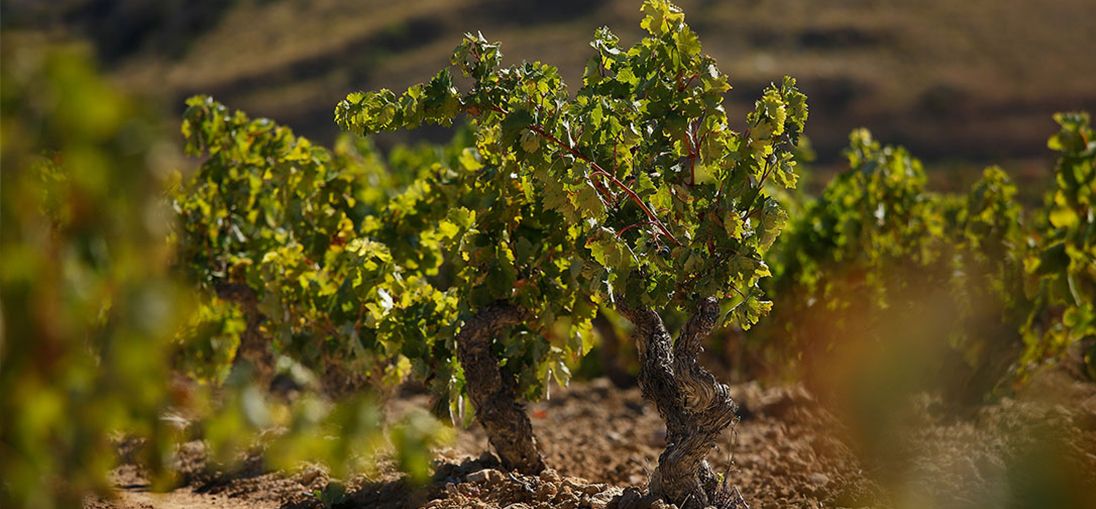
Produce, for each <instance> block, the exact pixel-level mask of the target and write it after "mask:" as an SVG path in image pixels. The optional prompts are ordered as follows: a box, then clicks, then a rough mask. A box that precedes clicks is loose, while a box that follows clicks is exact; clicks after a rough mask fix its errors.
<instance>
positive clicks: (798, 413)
mask: <svg viewBox="0 0 1096 509" xmlns="http://www.w3.org/2000/svg"><path fill="white" fill-rule="evenodd" d="M1048 383H1051V384H1053V385H1054V387H1053V388H1048V387H1046V384H1043V385H1040V384H1035V385H1033V386H1032V389H1031V390H1029V391H1028V392H1029V393H1030V394H1034V395H1044V394H1051V393H1053V394H1055V395H1056V397H1055V399H1047V398H1043V397H1039V398H1035V399H1033V398H1032V397H1031V396H1023V395H1021V396H1018V397H1017V398H1016V399H1006V400H1003V401H1001V402H999V403H997V404H995V405H993V406H989V407H985V408H982V409H979V410H977V411H975V412H972V413H970V414H967V415H963V416H940V415H938V414H940V413H941V412H938V411H934V410H933V402H932V401H931V400H929V399H927V398H922V399H921V400H918V401H915V402H913V403H912V404H911V405H910V411H909V413H908V415H907V416H905V418H904V419H903V423H902V425H901V426H900V427H896V428H893V429H891V430H890V432H885V431H879V432H878V433H874V434H872V433H868V434H867V435H865V434H863V433H856V432H854V431H852V430H853V429H855V428H856V426H845V425H843V424H841V423H840V422H839V420H838V419H837V418H836V417H835V416H833V415H831V413H830V412H828V411H826V410H825V409H824V408H823V406H822V405H821V404H820V403H819V402H818V401H817V400H816V399H815V398H813V397H812V396H811V395H810V394H809V393H807V392H806V391H805V390H803V389H801V388H797V387H792V388H774V389H762V388H760V387H759V386H757V385H756V384H743V385H738V386H735V387H734V388H733V390H734V393H735V395H736V400H737V401H739V402H740V404H741V408H740V412H739V414H740V416H741V419H742V420H741V422H740V423H739V424H738V425H737V427H736V428H735V429H734V431H733V432H727V433H726V434H725V436H724V437H723V440H722V441H721V442H720V444H719V448H718V451H717V452H716V453H714V454H713V455H712V459H713V461H714V463H715V465H716V467H717V469H718V470H720V471H723V472H726V476H727V478H728V479H729V480H730V483H731V485H732V486H735V487H737V488H738V489H739V490H740V492H741V494H742V497H743V498H744V500H745V501H746V502H747V503H748V504H749V505H750V507H752V508H754V509H757V508H766V507H803V508H819V507H941V508H951V507H955V508H975V507H1006V506H1008V507H1096V499H1093V498H1092V495H1089V494H1090V493H1096V388H1094V387H1093V386H1092V384H1083V383H1079V382H1074V381H1070V380H1057V381H1053V382H1048ZM397 404H398V405H425V404H426V400H425V398H424V397H421V396H416V397H412V398H409V399H404V400H401V401H400V402H398V403H397ZM529 412H530V415H531V416H532V420H533V425H534V428H535V431H536V433H537V435H538V437H539V440H540V443H541V445H542V448H543V450H544V452H545V454H546V456H547V458H546V459H547V463H548V464H549V465H550V466H552V467H554V470H549V471H547V472H545V473H543V474H541V475H540V476H522V475H516V474H510V473H504V472H500V471H499V470H497V468H498V465H497V463H496V462H495V460H494V459H493V458H492V457H490V456H489V455H487V454H483V452H484V451H486V450H488V449H487V441H486V439H485V437H484V436H483V434H482V431H481V430H480V429H479V428H478V427H474V428H472V429H470V430H466V431H461V432H460V433H459V434H458V437H457V440H456V441H455V442H454V444H455V445H454V446H452V447H449V448H445V449H443V450H441V451H439V452H440V454H439V459H438V465H437V471H436V474H435V476H434V479H433V481H432V482H431V483H429V484H428V485H427V486H423V487H411V486H408V485H407V484H406V483H405V482H404V481H403V480H401V476H400V475H399V474H398V473H395V472H394V471H393V470H392V469H391V468H382V473H381V474H380V475H376V476H374V477H373V478H364V477H359V478H356V479H353V480H351V481H350V482H348V483H347V485H346V487H345V495H343V496H341V497H338V498H337V499H336V500H335V503H333V504H331V505H333V506H335V507H369V508H373V507H377V508H404V507H429V508H439V509H440V508H467V507H478V508H496V507H497V508H507V509H531V508H551V507H565V508H604V507H620V506H625V505H627V504H625V503H622V502H627V499H628V498H630V497H634V496H635V494H634V493H630V492H629V491H630V490H628V488H642V487H643V486H644V485H645V483H646V479H647V475H648V472H649V470H650V469H651V468H652V467H654V465H656V464H657V456H658V453H659V452H660V451H661V449H662V447H663V446H664V439H665V437H664V434H663V425H662V422H661V421H660V419H659V418H658V416H657V414H656V413H655V412H654V410H653V409H652V408H651V407H650V405H648V404H647V403H645V402H644V400H643V399H642V397H641V395H640V393H639V391H638V390H637V389H634V388H632V389H618V388H616V387H614V386H613V385H612V384H610V383H609V382H608V381H607V380H603V379H602V380H595V381H592V382H587V383H579V384H575V385H573V386H572V387H571V388H569V389H567V390H564V391H562V392H560V393H559V394H556V395H553V398H552V399H551V400H550V401H546V402H542V403H538V404H535V405H531V406H530V407H529ZM877 431H878V430H877ZM865 436H868V437H871V439H866V438H865ZM178 466H179V469H180V471H181V473H182V478H183V479H184V481H183V484H184V485H183V486H181V487H179V488H178V489H176V490H175V491H171V492H168V493H150V492H149V490H148V484H147V482H146V481H145V480H144V479H143V478H142V476H141V473H140V471H139V470H138V469H136V468H135V467H133V466H123V467H121V468H119V469H118V470H117V471H116V474H115V477H116V483H117V484H118V495H117V497H116V498H115V499H113V500H98V499H96V500H90V501H89V502H88V504H87V509H122V508H125V509H138V508H139V509H148V508H167V509H174V508H182V507H188V508H212V507H227V508H249V509H250V508H263V509H266V508H270V509H275V508H278V509H290V508H293V509H303V508H313V507H323V506H324V502H323V501H321V499H320V497H319V495H318V494H320V493H322V492H323V490H324V488H325V487H326V486H328V483H329V482H330V479H329V478H328V477H327V475H326V474H325V473H324V472H323V471H322V470H321V469H319V468H317V467H313V466H308V467H304V468H302V469H300V470H298V471H296V472H269V471H265V470H264V469H263V468H262V466H261V464H260V463H258V462H252V463H251V464H248V465H245V466H244V467H242V468H240V469H238V470H236V471H234V472H232V473H222V472H217V471H212V470H211V469H209V468H208V467H207V466H206V464H205V461H204V453H203V447H202V445H201V443H199V442H191V443H189V444H186V445H185V446H183V447H182V449H181V450H180V454H179V465H178ZM656 506H657V504H656Z"/></svg>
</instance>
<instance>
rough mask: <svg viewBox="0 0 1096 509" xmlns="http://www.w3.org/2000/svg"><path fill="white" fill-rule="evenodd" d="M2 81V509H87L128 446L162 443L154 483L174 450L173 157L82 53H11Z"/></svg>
mask: <svg viewBox="0 0 1096 509" xmlns="http://www.w3.org/2000/svg"><path fill="white" fill-rule="evenodd" d="M2 69H3V71H2V78H0V79H2V81H3V89H2V110H3V120H2V129H3V142H2V159H0V165H2V166H3V184H2V199H0V202H2V203H0V207H2V214H0V221H2V222H0V230H2V234H0V299H2V309H3V335H2V336H0V387H2V392H3V394H4V397H3V398H0V414H2V415H0V494H2V498H0V500H2V502H0V505H3V506H4V507H12V508H17V507H28V508H29V507H34V508H48V507H75V506H78V505H79V504H80V501H81V496H82V495H83V494H84V493H86V492H87V491H89V490H102V489H105V488H106V487H107V486H108V484H107V480H106V473H107V471H108V470H109V468H110V467H111V466H112V465H113V458H114V454H113V448H112V446H111V443H110V437H111V436H112V433H115V432H124V433H132V434H135V435H138V436H142V437H147V438H150V439H152V446H151V447H149V448H147V451H148V452H149V454H150V455H151V456H150V457H149V458H147V459H148V460H149V465H150V466H152V467H153V469H154V470H161V469H162V468H163V467H164V454H165V453H167V452H169V449H168V448H167V444H168V443H169V441H168V438H169V436H170V435H171V432H170V429H168V428H167V425H166V424H165V422H164V421H162V420H161V419H160V418H159V417H160V414H161V412H162V411H163V410H164V409H165V407H166V406H167V405H168V404H169V403H170V402H171V401H170V398H169V394H168V391H167V383H168V381H169V380H170V377H169V376H167V373H168V364H167V357H166V355H165V354H166V352H167V351H168V348H169V345H170V343H171V340H172V337H173V335H174V334H175V331H176V329H177V328H178V327H179V326H180V325H182V323H183V321H184V320H185V317H186V316H187V314H188V313H189V312H190V305H191V304H190V302H189V301H188V300H187V299H183V298H181V297H182V293H181V288H180V287H179V286H178V285H177V284H176V282H175V280H174V279H173V278H172V277H170V274H169V261H170V255H171V253H170V250H169V249H168V245H167V244H166V243H165V242H164V239H165V237H166V235H167V233H168V228H169V219H170V217H171V216H170V210H169V209H168V208H167V207H166V203H165V202H164V201H163V200H161V197H162V194H161V189H162V186H163V184H164V182H163V181H164V179H165V177H166V176H167V173H166V172H165V168H164V167H163V161H164V154H165V153H170V152H171V150H170V148H167V147H166V146H165V145H164V142H163V141H162V140H161V138H159V137H158V136H157V134H156V133H158V132H159V125H157V124H156V122H155V121H154V119H153V117H150V116H149V115H147V114H146V113H145V112H144V111H142V110H141V109H140V108H139V107H138V105H136V104H134V103H133V102H131V101H129V100H127V99H126V98H124V97H122V96H121V95H120V94H118V93H117V92H116V91H114V90H113V89H111V88H110V86H109V85H107V84H106V83H105V82H104V81H103V80H101V79H100V78H99V77H98V76H97V75H96V72H95V71H94V69H93V68H92V67H91V66H90V65H89V64H88V60H87V59H86V58H85V57H84V55H83V54H82V53H81V52H80V51H77V50H72V49H66V50H56V51H43V50H42V48H40V47H34V46H33V45H20V44H16V45H14V47H13V45H10V44H4V53H3V64H2Z"/></svg>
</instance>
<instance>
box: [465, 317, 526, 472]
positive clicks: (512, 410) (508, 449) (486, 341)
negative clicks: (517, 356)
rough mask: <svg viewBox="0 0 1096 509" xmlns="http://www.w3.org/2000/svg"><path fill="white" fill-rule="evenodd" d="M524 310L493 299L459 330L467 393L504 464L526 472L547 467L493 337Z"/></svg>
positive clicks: (519, 318)
mask: <svg viewBox="0 0 1096 509" xmlns="http://www.w3.org/2000/svg"><path fill="white" fill-rule="evenodd" d="M524 315H525V313H524V312H523V311H522V310H521V309H520V308H518V307H516V306H513V305H510V304H504V303H499V304H492V305H490V306H487V307H484V308H483V309H481V310H480V311H479V312H478V313H476V315H475V316H474V317H472V318H471V319H470V320H468V321H467V322H465V323H464V326H463V327H461V330H460V332H459V333H458V334H457V357H458V358H459V359H460V363H461V366H463V367H464V379H465V382H466V383H467V389H468V395H469V396H471V398H472V403H473V404H474V405H475V407H476V420H478V421H479V423H480V425H482V426H483V428H484V429H485V430H486V431H487V439H488V440H489V441H490V442H491V445H492V446H493V447H494V448H495V452H497V453H498V455H499V459H500V460H501V461H502V465H503V466H504V467H505V468H507V469H510V470H517V471H519V472H522V473H525V474H536V473H540V471H542V470H544V460H543V459H541V456H540V451H539V450H538V449H537V441H536V437H534V436H533V425H532V423H530V422H529V416H528V415H526V413H525V405H523V404H521V403H520V402H518V399H517V392H516V391H515V388H514V380H512V379H510V378H508V377H503V376H502V371H501V370H500V369H499V363H498V359H497V358H495V356H494V355H492V354H491V340H492V339H493V338H494V337H495V336H497V335H498V334H499V333H500V332H502V330H503V329H506V328H507V327H511V326H513V325H516V324H518V323H520V322H521V320H522V319H523V318H524Z"/></svg>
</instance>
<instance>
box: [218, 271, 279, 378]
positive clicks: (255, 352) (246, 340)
mask: <svg viewBox="0 0 1096 509" xmlns="http://www.w3.org/2000/svg"><path fill="white" fill-rule="evenodd" d="M216 290H217V296H218V297H220V298H222V299H225V300H230V301H232V302H235V303H237V304H239V305H240V310H241V311H242V312H243V315H244V320H245V321H246V322H247V324H246V326H245V328H244V331H243V332H242V333H241V334H240V345H239V346H238V347H236V356H235V357H234V358H233V359H232V369H233V370H237V369H251V370H252V373H253V376H254V377H255V381H256V382H258V384H259V386H260V387H263V388H266V387H268V386H269V385H270V381H271V380H272V379H273V378H274V351H273V349H272V348H271V346H270V340H269V339H268V338H266V337H264V336H263V335H262V332H261V331H260V330H259V326H260V325H261V324H262V322H263V315H262V313H260V312H259V300H258V297H257V296H256V295H255V291H254V290H252V289H251V288H249V287H248V286H246V285H242V284H234V283H225V284H220V285H217V288H216Z"/></svg>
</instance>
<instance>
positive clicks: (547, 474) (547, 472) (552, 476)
mask: <svg viewBox="0 0 1096 509" xmlns="http://www.w3.org/2000/svg"><path fill="white" fill-rule="evenodd" d="M540 478H541V479H543V480H545V481H548V482H559V480H560V479H561V477H560V475H559V472H556V470H555V469H552V468H546V469H544V471H543V472H541V473H540Z"/></svg>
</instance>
